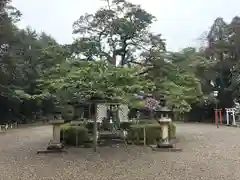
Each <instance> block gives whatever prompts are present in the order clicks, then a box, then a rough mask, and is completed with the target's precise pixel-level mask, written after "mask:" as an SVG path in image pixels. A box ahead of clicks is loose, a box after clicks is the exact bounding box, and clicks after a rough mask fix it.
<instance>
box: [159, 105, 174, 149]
mask: <svg viewBox="0 0 240 180" xmlns="http://www.w3.org/2000/svg"><path fill="white" fill-rule="evenodd" d="M159 112H160V113H161V117H160V118H159V120H158V122H159V124H160V125H161V128H162V131H161V133H162V134H161V137H162V139H161V142H160V143H158V147H159V148H172V147H173V145H172V144H170V143H169V137H168V127H169V124H170V123H171V122H172V119H171V118H170V113H171V110H170V109H168V108H167V107H162V108H161V109H160V110H159Z"/></svg>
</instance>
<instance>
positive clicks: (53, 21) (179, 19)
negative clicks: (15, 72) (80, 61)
mask: <svg viewBox="0 0 240 180" xmlns="http://www.w3.org/2000/svg"><path fill="white" fill-rule="evenodd" d="M12 1H13V5H14V6H15V7H17V8H18V9H19V10H20V11H21V12H22V14H23V16H22V20H21V22H20V24H19V26H20V27H26V26H28V25H29V26H31V27H32V28H34V29H35V30H37V31H38V32H41V31H44V32H46V33H48V34H50V35H52V36H53V37H54V38H55V39H56V40H57V41H58V42H59V43H71V42H72V39H73V38H72V23H73V21H75V20H77V19H78V17H79V16H80V15H81V14H84V13H86V12H88V13H91V12H95V11H96V10H97V9H98V8H99V7H100V6H101V5H102V2H101V0H12ZM130 1H131V2H133V3H136V4H140V5H141V6H142V7H143V8H144V9H145V10H147V11H148V12H150V13H152V14H153V15H154V16H156V17H157V20H158V21H157V22H156V23H155V24H154V25H153V26H152V31H153V32H157V33H161V34H162V35H163V37H164V38H165V39H166V40H167V41H166V42H167V47H168V48H169V50H179V49H181V48H184V47H187V46H191V45H192V46H196V45H197V44H199V41H198V40H197V39H198V38H199V37H200V36H201V34H202V33H203V32H204V31H206V30H208V29H209V27H210V26H211V24H212V23H213V21H214V20H215V19H216V18H217V17H218V16H221V17H223V18H224V19H225V20H226V21H230V20H231V19H232V17H234V16H236V15H240V0H130Z"/></svg>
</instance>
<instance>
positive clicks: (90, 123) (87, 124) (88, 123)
mask: <svg viewBox="0 0 240 180" xmlns="http://www.w3.org/2000/svg"><path fill="white" fill-rule="evenodd" d="M85 127H86V128H87V130H88V132H89V133H93V127H94V122H87V123H86V124H85ZM100 127H101V124H100V123H99V122H97V129H98V130H100Z"/></svg>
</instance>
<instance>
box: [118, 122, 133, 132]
mask: <svg viewBox="0 0 240 180" xmlns="http://www.w3.org/2000/svg"><path fill="white" fill-rule="evenodd" d="M133 124H135V123H134V122H130V121H129V122H121V123H120V129H123V130H128V129H130V126H131V125H133Z"/></svg>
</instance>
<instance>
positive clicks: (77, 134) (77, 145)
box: [76, 128, 78, 146]
mask: <svg viewBox="0 0 240 180" xmlns="http://www.w3.org/2000/svg"><path fill="white" fill-rule="evenodd" d="M76 146H78V129H77V128H76Z"/></svg>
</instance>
